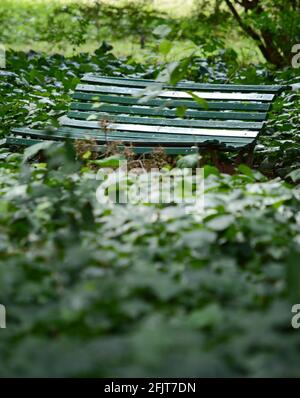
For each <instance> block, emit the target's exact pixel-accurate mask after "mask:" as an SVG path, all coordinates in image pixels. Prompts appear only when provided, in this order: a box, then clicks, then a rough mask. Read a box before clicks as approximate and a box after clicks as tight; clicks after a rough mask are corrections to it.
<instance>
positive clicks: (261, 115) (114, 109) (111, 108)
mask: <svg viewBox="0 0 300 398" xmlns="http://www.w3.org/2000/svg"><path fill="white" fill-rule="evenodd" d="M71 109H72V110H79V111H87V110H92V111H96V110H101V112H107V113H119V114H120V113H122V114H128V115H145V116H163V117H170V118H172V117H173V118H174V117H178V115H177V112H176V110H173V109H160V108H147V107H143V106H123V105H106V104H87V103H84V102H73V103H72V104H71ZM185 116H186V117H191V118H195V119H219V120H253V121H254V120H255V121H264V120H266V117H267V113H266V112H252V113H249V112H230V111H228V112H214V111H197V110H187V111H186V112H185Z"/></svg>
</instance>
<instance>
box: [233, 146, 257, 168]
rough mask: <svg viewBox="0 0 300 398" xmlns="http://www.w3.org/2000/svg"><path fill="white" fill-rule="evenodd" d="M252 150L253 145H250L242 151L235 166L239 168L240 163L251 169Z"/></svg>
mask: <svg viewBox="0 0 300 398" xmlns="http://www.w3.org/2000/svg"><path fill="white" fill-rule="evenodd" d="M254 148H255V145H250V146H249V147H247V148H246V149H242V150H241V151H240V153H239V154H238V156H237V158H236V160H235V165H236V166H239V165H240V164H241V163H244V164H246V165H247V166H249V167H252V166H253V161H254Z"/></svg>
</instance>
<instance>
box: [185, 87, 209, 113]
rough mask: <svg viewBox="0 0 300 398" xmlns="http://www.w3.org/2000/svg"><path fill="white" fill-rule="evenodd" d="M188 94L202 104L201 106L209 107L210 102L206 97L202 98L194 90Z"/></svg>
mask: <svg viewBox="0 0 300 398" xmlns="http://www.w3.org/2000/svg"><path fill="white" fill-rule="evenodd" d="M187 93H188V94H190V96H191V97H192V98H193V99H194V100H195V101H196V102H197V104H198V105H200V107H201V108H204V109H208V103H207V101H206V100H205V99H203V98H200V97H199V96H198V95H197V94H195V93H193V92H192V91H187Z"/></svg>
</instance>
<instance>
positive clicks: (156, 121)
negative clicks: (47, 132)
mask: <svg viewBox="0 0 300 398" xmlns="http://www.w3.org/2000/svg"><path fill="white" fill-rule="evenodd" d="M67 116H68V117H69V118H70V119H79V120H89V121H91V120H96V121H98V122H101V120H109V121H111V122H118V123H134V124H151V125H156V126H175V127H176V126H177V127H201V128H218V129H240V130H243V129H247V130H260V129H261V128H262V127H263V125H264V123H263V122H240V121H228V120H226V121H211V120H193V119H184V120H183V119H161V118H150V117H136V116H135V117H133V116H122V115H108V114H107V113H101V112H100V113H99V112H77V111H73V112H69V113H68V114H67Z"/></svg>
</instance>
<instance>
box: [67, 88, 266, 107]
mask: <svg viewBox="0 0 300 398" xmlns="http://www.w3.org/2000/svg"><path fill="white" fill-rule="evenodd" d="M72 98H73V99H75V100H83V101H93V102H96V101H98V102H105V103H109V104H120V105H124V104H125V105H146V106H156V107H161V108H163V107H167V108H177V107H180V106H185V107H186V108H187V109H193V108H194V109H199V108H200V109H204V108H203V107H201V105H200V104H198V103H197V102H196V101H194V100H176V99H175V100H174V99H173V100H166V99H152V100H148V101H144V102H143V103H142V104H141V103H140V99H139V98H134V97H129V96H121V95H106V94H101V95H99V94H97V95H95V94H89V93H81V92H75V93H74V94H73V95H72ZM270 106H271V105H270V104H269V103H257V102H253V101H252V102H237V101H236V102H229V101H226V102H215V101H208V102H207V108H208V109H211V110H241V111H268V110H269V109H270Z"/></svg>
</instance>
